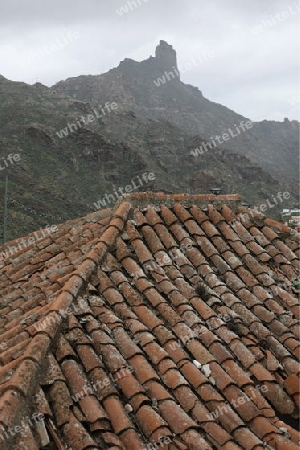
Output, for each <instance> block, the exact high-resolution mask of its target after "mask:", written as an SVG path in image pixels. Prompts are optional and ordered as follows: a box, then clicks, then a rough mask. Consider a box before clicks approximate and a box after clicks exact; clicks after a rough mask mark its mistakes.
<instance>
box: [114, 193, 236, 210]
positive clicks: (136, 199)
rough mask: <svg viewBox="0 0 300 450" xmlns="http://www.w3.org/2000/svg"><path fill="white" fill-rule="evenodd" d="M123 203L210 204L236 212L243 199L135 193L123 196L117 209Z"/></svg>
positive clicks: (229, 195) (208, 195)
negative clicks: (225, 206)
mask: <svg viewBox="0 0 300 450" xmlns="http://www.w3.org/2000/svg"><path fill="white" fill-rule="evenodd" d="M123 201H126V202H129V203H130V204H131V205H132V206H133V207H135V206H143V204H145V205H148V204H150V205H152V206H160V205H161V203H164V204H165V205H166V206H169V207H172V206H173V205H174V204H175V203H181V204H182V205H184V206H186V207H187V206H192V205H196V206H201V207H203V206H207V205H208V204H213V205H221V204H229V205H230V206H235V210H236V209H237V207H238V206H239V205H240V204H241V201H242V198H241V196H240V195H239V194H225V195H214V194H188V193H186V194H165V193H164V192H152V191H146V192H133V193H130V194H124V195H122V196H121V197H120V198H119V200H118V202H117V207H118V206H119V205H120V204H122V202H123Z"/></svg>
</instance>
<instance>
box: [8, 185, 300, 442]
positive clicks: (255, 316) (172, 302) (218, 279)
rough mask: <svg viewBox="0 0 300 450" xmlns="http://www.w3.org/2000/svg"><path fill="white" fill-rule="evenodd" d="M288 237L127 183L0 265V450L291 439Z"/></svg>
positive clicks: (293, 243) (293, 336)
mask: <svg viewBox="0 0 300 450" xmlns="http://www.w3.org/2000/svg"><path fill="white" fill-rule="evenodd" d="M298 237H299V235H297V234H296V233H295V232H294V231H293V230H291V229H289V228H288V227H286V226H284V225H282V224H280V223H278V222H275V221H273V220H270V219H267V218H265V217H264V216H262V215H261V214H259V213H256V212H255V211H250V210H247V209H245V208H243V207H242V206H240V198H239V197H238V196H237V195H231V196H218V197H216V196H213V195H208V196H204V195H202V196H200V195H199V196H188V195H173V196H170V195H165V194H160V193H158V194H152V193H139V194H131V195H126V196H124V197H123V198H122V199H121V200H120V202H119V204H118V205H117V207H116V208H115V209H114V210H113V211H112V210H106V211H100V212H96V213H93V214H90V215H88V216H86V217H84V218H82V219H80V220H76V221H69V222H66V223H65V224H62V225H59V226H58V231H56V232H55V233H52V234H49V235H47V236H45V237H44V238H42V239H40V240H36V241H35V242H34V243H33V244H32V245H31V246H29V247H28V249H27V248H26V250H24V249H23V250H20V251H19V252H15V253H13V254H12V255H10V256H9V255H8V256H7V257H6V258H5V259H4V261H2V262H1V260H0V267H1V278H0V283H1V299H0V308H1V319H0V333H1V340H0V364H1V368H0V449H1V450H2V449H9V450H11V449H12V450H17V449H28V450H37V449H45V450H53V449H59V450H63V449H72V450H84V449H86V450H94V449H110V450H117V449H130V450H139V449H151V448H159V449H172V450H176V449H178V450H183V449H188V450H212V449H222V450H237V449H244V450H263V449H266V448H269V449H276V450H294V449H295V450H296V449H298V442H299V433H298V431H297V430H296V424H297V419H298V418H299V402H300V389H299V379H298V374H299V365H298V360H299V353H300V346H299V326H298V319H299V301H298V299H297V290H296V288H295V287H294V282H295V281H296V280H298V277H299V259H298V258H299V239H298ZM13 245H16V243H8V244H6V246H5V247H4V248H2V249H0V252H3V251H4V250H7V249H8V248H11V247H12V246H13ZM39 419H40V420H39ZM150 444H152V446H151V445H150ZM153 444H155V445H156V447H155V446H154V445H153Z"/></svg>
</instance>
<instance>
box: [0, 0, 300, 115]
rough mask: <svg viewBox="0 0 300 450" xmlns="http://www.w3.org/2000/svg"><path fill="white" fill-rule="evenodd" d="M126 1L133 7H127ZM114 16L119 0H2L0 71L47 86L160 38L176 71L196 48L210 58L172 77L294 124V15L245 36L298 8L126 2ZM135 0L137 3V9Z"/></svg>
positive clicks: (144, 54) (235, 2)
mask: <svg viewBox="0 0 300 450" xmlns="http://www.w3.org/2000/svg"><path fill="white" fill-rule="evenodd" d="M130 1H134V0H130ZM135 1H136V4H137V7H136V8H133V10H132V11H131V10H129V12H128V13H127V14H124V15H123V16H120V15H118V14H117V12H116V10H117V9H119V8H121V7H122V6H124V5H126V3H127V1H126V0H110V1H109V2H108V1H105V0H85V1H84V2H83V1H82V0H75V1H74V0H64V1H61V0H60V1H58V0H52V1H51V2H45V1H41V0H26V1H24V0H4V1H3V0H2V2H1V4H0V73H1V74H2V75H4V76H5V77H7V78H10V79H13V80H20V81H25V82H27V83H30V84H32V83H34V82H35V81H36V79H38V81H40V82H42V83H44V84H46V85H48V86H50V85H52V84H54V83H56V82H57V81H59V80H60V79H65V78H68V77H72V76H77V75H80V74H99V73H103V72H105V71H107V70H109V69H110V68H112V67H115V66H116V65H118V63H119V61H120V60H122V59H124V58H125V57H131V58H133V59H136V60H137V61H139V60H143V59H146V58H148V57H149V56H150V55H151V54H152V55H153V54H154V51H155V46H156V45H157V43H158V42H159V40H160V39H165V40H167V41H168V42H169V43H170V44H172V45H173V47H174V48H175V49H176V51H177V55H178V62H179V66H183V65H184V64H186V63H187V62H189V61H190V60H191V59H192V58H195V56H197V55H198V54H201V52H202V51H204V50H205V49H206V50H211V51H214V53H215V57H214V58H212V59H210V60H208V61H205V62H203V64H200V65H199V66H197V67H194V68H193V69H192V70H189V71H187V72H186V73H185V74H183V75H182V80H183V81H184V82H187V83H190V84H193V85H196V86H198V87H199V89H201V90H202V92H203V94H204V95H205V96H206V97H207V98H209V99H211V100H213V101H217V102H219V103H222V104H224V105H226V106H228V107H230V108H231V109H234V110H236V111H237V112H240V113H241V114H244V115H245V116H247V117H250V118H251V119H253V120H261V119H263V118H266V119H274V120H283V118H284V117H289V118H290V119H295V118H297V119H300V112H299V105H300V103H298V104H294V105H292V104H291V103H290V102H289V100H290V99H291V98H293V97H295V96H297V95H299V85H298V77H299V43H298V40H297V36H298V22H299V18H300V12H296V13H295V14H292V13H290V16H289V17H288V18H286V19H284V20H282V21H280V22H279V21H278V23H275V24H274V25H272V26H271V27H269V28H268V27H265V28H263V29H262V31H261V32H259V33H258V34H254V33H253V32H252V31H251V30H252V29H254V28H255V27H256V26H259V25H261V23H262V21H263V20H271V19H272V18H273V21H274V17H275V15H276V14H277V13H282V12H283V11H287V10H288V8H289V7H290V8H291V10H294V11H297V6H296V5H298V8H299V11H300V6H299V3H298V1H296V2H295V1H294V0H291V1H286V0H272V1H271V0H268V1H264V2H263V3H262V2H261V0H253V1H251V2H241V1H240V0H214V1H210V2H207V1H204V0H200V1H199V0H180V1H179V0H148V1H147V2H146V1H145V0H135ZM138 3H140V4H141V5H139V4H138ZM74 32H78V33H79V34H80V38H79V39H77V40H74V41H72V42H69V43H68V45H66V46H65V47H63V48H58V49H57V50H56V51H53V52H51V53H49V55H45V56H44V57H43V58H41V59H38V60H37V61H35V62H32V63H31V64H28V65H27V66H24V67H23V66H22V65H21V64H20V62H21V61H22V60H23V59H24V57H26V56H27V57H28V55H30V53H31V52H34V51H37V50H38V49H41V48H44V46H49V45H51V44H53V43H55V42H56V41H57V39H60V40H62V39H64V38H66V36H68V33H74Z"/></svg>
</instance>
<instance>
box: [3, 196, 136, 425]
mask: <svg viewBox="0 0 300 450" xmlns="http://www.w3.org/2000/svg"><path fill="white" fill-rule="evenodd" d="M131 208H132V206H131V205H130V203H127V202H122V204H121V205H119V206H118V207H117V208H116V210H115V212H114V213H113V215H112V217H111V220H110V222H109V224H108V226H107V228H106V229H105V231H104V232H103V234H102V235H101V237H100V238H99V243H98V244H97V245H96V246H95V247H94V248H93V249H92V250H90V251H89V253H87V255H86V257H85V258H84V260H83V261H82V263H81V264H80V265H79V267H78V268H77V269H76V270H75V271H73V272H72V273H71V274H70V277H69V279H68V281H67V282H66V283H65V284H64V286H63V288H62V289H61V290H60V292H59V293H58V295H57V297H56V299H55V300H54V301H53V303H52V304H51V306H50V308H49V312H48V313H47V315H46V316H45V317H43V318H42V319H40V320H39V321H38V322H37V324H39V322H40V325H39V326H36V330H35V332H34V331H33V332H32V333H30V334H31V336H32V340H31V342H30V344H29V346H28V347H27V349H26V352H25V353H24V358H23V359H21V361H20V362H19V363H18V366H17V369H16V372H15V374H14V376H15V377H16V379H17V380H21V379H23V378H24V379H25V378H26V379H25V382H24V385H26V386H25V389H24V391H25V392H26V394H27V393H28V394H29V395H32V393H33V390H34V387H35V385H36V380H37V379H39V374H40V373H41V372H42V370H41V369H42V367H44V366H45V364H46V361H47V355H48V353H49V350H50V347H51V343H52V342H53V341H55V339H56V337H57V336H58V333H59V330H60V328H61V326H62V324H63V322H64V320H65V319H66V317H67V316H66V315H65V314H63V315H60V314H59V312H60V311H63V312H65V311H66V310H67V309H68V308H69V307H70V305H71V304H72V302H73V301H74V300H75V299H76V298H77V296H78V294H79V293H80V291H81V289H82V288H83V286H84V284H85V283H88V280H89V279H90V277H91V276H92V274H93V272H94V270H95V269H96V268H97V265H99V264H100V263H101V261H102V260H103V258H104V257H105V255H106V253H107V252H108V251H109V249H110V247H111V246H112V245H114V243H115V241H116V239H117V237H118V235H119V234H120V232H121V231H122V229H123V227H124V225H125V222H126V220H127V218H128V215H129V212H130V210H131ZM43 322H44V324H43ZM37 324H35V325H37ZM28 364H31V366H32V367H31V370H30V371H28V368H27V365H28ZM28 372H29V373H30V376H27V377H25V376H24V374H25V373H27V374H28ZM21 392H22V389H21V388H18V389H16V387H15V386H12V387H11V388H10V389H8V390H7V391H5V393H6V394H7V396H8V397H9V396H10V397H9V398H14V401H13V402H11V405H13V407H14V411H15V414H13V419H12V420H13V422H14V423H13V425H15V424H16V423H17V419H18V414H19V411H20V410H21V408H22V406H24V403H26V404H27V402H26V397H27V395H26V394H24V393H23V395H22V394H21ZM24 396H25V398H24ZM5 407H6V408H7V399H6V396H5V395H3V396H2V397H1V398H0V411H1V409H4V408H5ZM11 407H12V406H11Z"/></svg>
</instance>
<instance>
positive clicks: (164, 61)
mask: <svg viewBox="0 0 300 450" xmlns="http://www.w3.org/2000/svg"><path fill="white" fill-rule="evenodd" d="M155 58H156V62H157V64H158V65H159V67H161V68H162V69H163V70H171V71H178V67H177V55H176V51H175V50H174V49H173V47H172V45H169V44H168V43H167V42H166V41H160V43H159V45H158V46H157V47H156V50H155ZM178 78H180V76H178Z"/></svg>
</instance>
